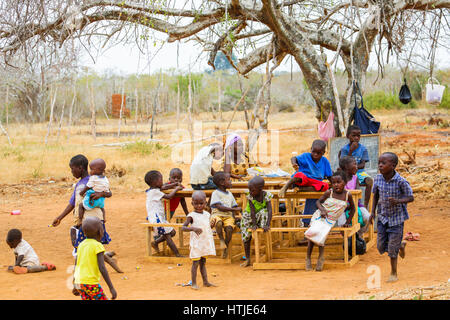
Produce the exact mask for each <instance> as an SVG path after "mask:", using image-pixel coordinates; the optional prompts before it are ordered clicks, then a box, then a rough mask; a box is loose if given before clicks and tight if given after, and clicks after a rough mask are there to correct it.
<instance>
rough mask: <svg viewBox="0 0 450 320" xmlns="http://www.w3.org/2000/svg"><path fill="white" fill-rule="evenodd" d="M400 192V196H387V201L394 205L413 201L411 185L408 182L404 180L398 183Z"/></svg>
mask: <svg viewBox="0 0 450 320" xmlns="http://www.w3.org/2000/svg"><path fill="white" fill-rule="evenodd" d="M400 192H401V194H402V195H403V196H400V198H398V199H395V198H392V197H389V198H388V200H389V203H390V204H391V205H392V206H394V205H397V204H401V203H409V202H413V201H414V196H413V191H412V189H411V186H410V185H409V183H408V182H404V183H402V184H400Z"/></svg>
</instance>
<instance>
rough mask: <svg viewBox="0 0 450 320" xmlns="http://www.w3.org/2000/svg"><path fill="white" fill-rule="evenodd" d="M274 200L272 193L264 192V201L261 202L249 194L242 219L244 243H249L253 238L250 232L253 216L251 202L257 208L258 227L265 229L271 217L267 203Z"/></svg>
mask: <svg viewBox="0 0 450 320" xmlns="http://www.w3.org/2000/svg"><path fill="white" fill-rule="evenodd" d="M272 198H273V195H272V194H271V193H270V192H267V191H264V196H263V201H262V202H259V201H257V200H255V199H253V197H252V196H251V195H250V194H249V193H247V200H248V201H247V207H246V208H245V210H244V212H242V219H241V234H242V241H244V242H247V241H249V240H250V239H251V238H252V233H251V232H250V231H249V229H251V227H252V226H253V224H252V216H251V213H250V201H251V202H252V203H253V206H254V207H255V216H256V227H257V228H263V227H265V226H266V224H267V219H268V217H269V211H268V210H267V203H268V202H269V201H270V200H271V199H272Z"/></svg>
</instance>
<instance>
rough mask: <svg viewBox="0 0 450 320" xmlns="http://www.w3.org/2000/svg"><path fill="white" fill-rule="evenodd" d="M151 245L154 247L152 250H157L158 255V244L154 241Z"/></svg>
mask: <svg viewBox="0 0 450 320" xmlns="http://www.w3.org/2000/svg"><path fill="white" fill-rule="evenodd" d="M151 245H152V248H153V249H155V251H156V253H159V247H158V244H157V243H156V242H155V241H152V243H151Z"/></svg>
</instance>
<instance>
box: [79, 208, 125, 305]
mask: <svg viewBox="0 0 450 320" xmlns="http://www.w3.org/2000/svg"><path fill="white" fill-rule="evenodd" d="M81 228H82V230H83V233H84V234H85V235H86V237H87V238H86V239H85V240H83V242H81V243H80V245H79V247H78V253H77V257H76V259H75V271H74V286H75V289H76V291H77V292H78V293H79V294H80V295H81V299H82V300H107V299H108V298H107V297H106V295H105V293H104V292H103V289H102V287H101V286H100V275H101V276H102V277H103V279H104V280H105V282H106V284H107V285H108V287H109V291H110V292H111V299H113V300H114V299H116V297H117V292H116V290H115V289H114V286H113V284H112V282H111V279H110V278H109V274H108V270H106V267H105V260H104V252H105V248H104V247H103V245H102V244H101V243H100V240H101V239H102V237H103V225H102V222H101V220H100V219H99V218H97V217H86V218H85V219H84V220H83V224H82V226H81ZM73 293H74V294H76V295H78V294H77V293H76V292H75V290H74V291H73Z"/></svg>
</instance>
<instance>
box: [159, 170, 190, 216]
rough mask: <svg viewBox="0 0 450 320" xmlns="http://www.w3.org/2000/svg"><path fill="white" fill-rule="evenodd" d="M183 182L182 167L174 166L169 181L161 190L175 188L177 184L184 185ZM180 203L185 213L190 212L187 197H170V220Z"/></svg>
mask: <svg viewBox="0 0 450 320" xmlns="http://www.w3.org/2000/svg"><path fill="white" fill-rule="evenodd" d="M182 182H183V171H181V169H179V168H173V169H172V170H170V173H169V182H167V183H165V184H163V186H162V187H161V190H169V189H173V188H175V187H176V186H181V187H183V185H182V184H181V183H182ZM183 188H184V187H183ZM180 204H181V207H182V208H183V211H184V214H185V215H188V214H189V210H188V208H187V205H186V199H185V198H182V197H173V198H172V199H170V202H169V211H170V218H169V219H168V220H169V221H170V219H172V217H173V215H174V213H175V210H176V209H177V208H178V205H180Z"/></svg>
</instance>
